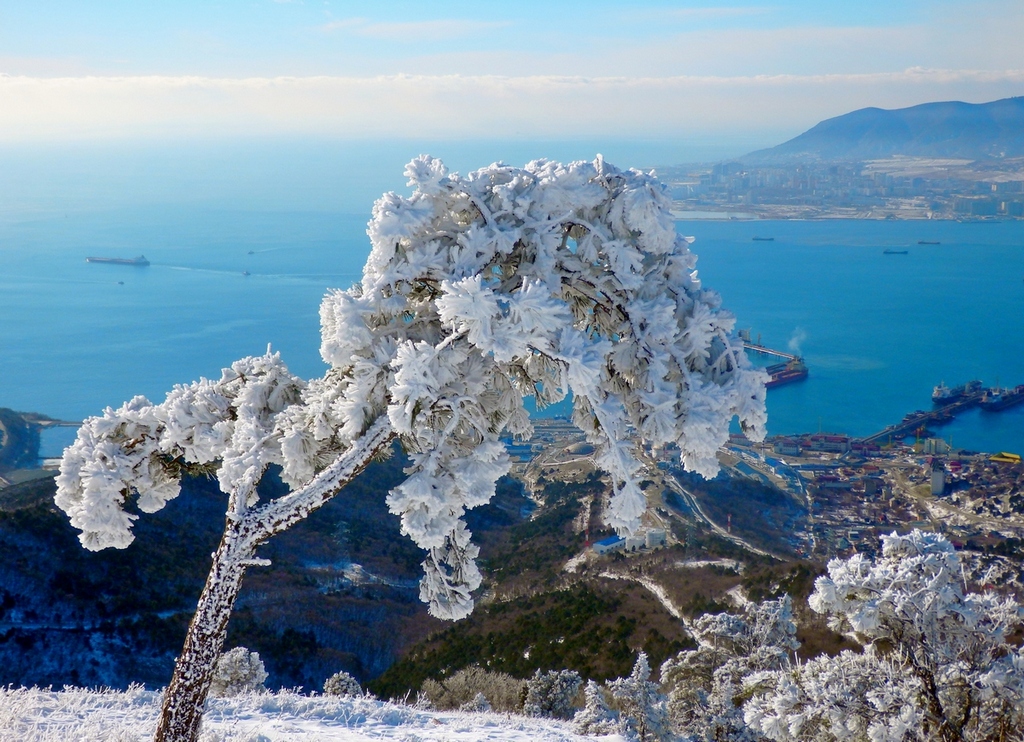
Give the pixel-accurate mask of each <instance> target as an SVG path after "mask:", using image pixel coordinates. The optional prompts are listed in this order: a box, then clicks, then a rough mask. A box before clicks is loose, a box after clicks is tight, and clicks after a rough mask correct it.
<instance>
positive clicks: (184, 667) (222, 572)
mask: <svg viewBox="0 0 1024 742" xmlns="http://www.w3.org/2000/svg"><path fill="white" fill-rule="evenodd" d="M394 438H395V433H394V431H393V430H392V429H391V423H390V422H389V421H388V417H387V415H382V416H381V417H380V418H378V419H377V421H376V422H374V423H373V425H371V426H370V427H369V428H368V429H367V431H366V432H365V433H364V434H363V436H362V437H361V438H360V439H359V440H358V441H355V442H354V443H353V444H352V446H351V447H350V448H349V449H348V450H347V451H345V452H344V453H343V454H341V455H340V456H339V457H338V458H337V459H336V460H335V461H334V463H333V464H331V465H330V466H329V467H327V468H326V469H324V470H323V471H321V472H320V473H319V474H317V475H316V476H315V477H313V479H312V480H310V481H309V482H307V483H306V484H305V485H304V486H303V487H300V488H299V489H298V490H295V491H294V492H290V493H288V494H287V495H282V496H281V497H278V498H276V499H274V500H271V501H270V502H268V503H266V504H264V505H263V506H261V507H259V508H256V509H253V510H250V511H249V512H247V513H246V514H245V515H244V516H243V517H242V518H241V519H239V518H238V517H237V516H234V514H233V513H229V514H228V519H227V526H226V527H225V529H224V536H223V538H222V539H221V542H220V546H219V547H217V551H216V552H215V553H214V555H213V565H212V566H211V567H210V574H209V575H208V576H207V578H206V585H205V586H204V587H203V592H202V594H201V595H200V596H199V603H198V605H197V606H196V613H195V615H194V616H193V617H192V622H191V623H190V624H189V626H188V633H187V634H186V635H185V646H184V647H182V650H181V655H180V656H179V657H178V659H177V660H176V661H175V663H174V675H173V676H172V677H171V683H170V685H168V686H167V690H166V691H165V693H164V704H163V709H162V710H161V713H160V721H159V723H158V724H157V728H156V735H155V736H154V738H153V739H154V742H196V740H197V739H198V738H199V725H200V723H201V722H202V720H203V706H204V705H205V704H206V696H207V695H208V694H209V692H210V681H211V680H212V678H213V669H214V667H215V665H216V664H217V659H218V657H220V653H221V650H222V649H223V648H224V639H225V637H226V636H227V630H228V620H229V619H230V618H231V610H232V609H233V608H234V606H235V599H236V598H237V597H238V591H239V590H240V589H241V586H242V576H243V575H244V574H245V568H246V567H247V566H249V565H250V564H252V563H253V561H254V560H253V555H254V554H255V553H256V549H257V547H259V546H260V545H261V544H263V543H264V542H265V541H267V539H269V538H270V537H271V536H273V535H275V534H278V533H282V532H283V531H285V530H287V529H288V528H290V527H291V526H293V525H295V524H296V523H298V522H299V521H300V520H303V519H304V518H305V517H306V516H308V515H309V514H310V513H312V512H313V511H315V510H318V509H319V508H321V507H323V505H325V504H326V503H327V502H328V501H329V500H330V499H331V498H332V497H334V495H336V494H337V493H338V490H340V489H341V488H342V487H344V486H345V485H346V484H348V483H349V482H351V481H352V479H353V478H354V477H355V476H356V475H358V474H359V473H360V472H361V471H362V470H363V469H364V468H366V465H367V464H369V463H370V462H371V461H372V460H373V459H374V457H376V456H378V455H379V454H380V453H381V452H382V451H384V450H385V449H386V448H387V447H388V446H389V445H390V444H391V441H392V440H394ZM263 564H269V562H263Z"/></svg>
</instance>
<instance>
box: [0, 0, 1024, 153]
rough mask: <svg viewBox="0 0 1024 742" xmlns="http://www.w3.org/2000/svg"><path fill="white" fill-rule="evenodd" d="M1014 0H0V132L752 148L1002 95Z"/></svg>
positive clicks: (1008, 75)
mask: <svg viewBox="0 0 1024 742" xmlns="http://www.w3.org/2000/svg"><path fill="white" fill-rule="evenodd" d="M1022 38H1024V11H1022V7H1021V3H1020V0H974V1H971V2H966V1H963V0H931V1H930V2H916V1H913V0H912V1H910V2H891V0H890V2H876V1H875V0H868V1H866V2H865V1H858V2H824V1H821V0H819V1H818V2H792V1H790V2H787V1H782V2H752V3H735V4H732V3H730V4H711V3H706V2H705V3H700V2H692V3H687V2H664V1H662V2H659V1H658V0H650V1H649V2H605V1H603V0H589V1H588V2H556V1H554V0H550V1H549V2H537V1H534V0H520V1H518V2H483V0H478V1H477V2H462V1H461V0H458V1H455V2H445V3H427V2H422V1H421V2H403V1H399V2H388V3H372V4H371V3H358V2H337V1H336V0H302V1H298V0H296V1H294V2H276V1H274V0H244V1H243V0H237V1H225V2H211V3H187V2H161V3H155V2H143V1H139V0H136V1H135V2H103V3H86V2H47V1H46V0H43V1H42V2H34V3H24V2H17V3H15V2H9V1H6V2H5V1H0V141H7V142H17V141H51V140H81V139H108V140H109V139H121V138H136V139H137V138H142V139H147V138H148V139H160V138H163V137H181V136H186V137H187V136H202V137H234V138H237V137H245V136H254V137H260V136H271V135H272V136H278V135H285V136H318V137H323V136H326V137H333V138H338V139H353V138H354V139H359V138H393V137H465V138H476V139H488V138H501V137H511V138H530V137H535V138H536V137H540V138H574V137H589V138H600V137H636V138H641V139H668V138H680V137H682V138H690V139H692V140H694V141H712V140H716V139H717V140H736V141H741V140H742V141H744V142H752V143H754V142H757V143H762V142H763V144H764V145H769V144H773V143H776V142H777V141H781V140H782V139H786V138H789V137H791V136H794V135H796V134H798V133H799V132H800V131H803V130H805V129H806V128H808V127H809V126H811V125H813V124H814V123H816V122H817V121H819V120H821V119H823V118H827V117H830V116H835V115H839V114H841V113H844V112H846V111H849V110H852V109H855V108H861V107H864V106H872V105H873V106H880V107H884V108H897V107H902V106H908V105H914V104H917V103H922V102H927V101H931V100H948V99H957V100H967V101H972V102H983V101H986V100H992V99H995V98H1001V97H1007V96H1011V95H1021V94H1024V51H1022V49H1024V45H1022V44H1021V43H1020V39H1022Z"/></svg>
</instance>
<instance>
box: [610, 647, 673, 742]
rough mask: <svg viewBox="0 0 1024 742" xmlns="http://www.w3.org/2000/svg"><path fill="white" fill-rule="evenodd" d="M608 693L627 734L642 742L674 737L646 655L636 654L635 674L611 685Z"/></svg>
mask: <svg viewBox="0 0 1024 742" xmlns="http://www.w3.org/2000/svg"><path fill="white" fill-rule="evenodd" d="M608 692H609V693H610V694H611V697H612V702H613V705H614V706H615V708H616V709H618V711H619V718H620V719H621V720H622V725H623V727H624V729H625V731H626V732H627V733H628V734H629V735H630V736H632V737H634V738H635V739H637V740H639V742H667V740H670V739H671V738H672V734H671V730H670V728H669V721H668V713H667V710H666V708H665V697H664V696H663V695H661V693H660V692H659V689H658V684H657V683H655V682H652V681H651V666H650V664H649V663H648V662H647V654H646V652H640V654H639V655H637V658H636V663H634V665H633V671H632V672H631V673H630V674H629V675H628V676H627V677H624V678H616V679H615V680H611V681H609V682H608Z"/></svg>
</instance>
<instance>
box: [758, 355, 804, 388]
mask: <svg viewBox="0 0 1024 742" xmlns="http://www.w3.org/2000/svg"><path fill="white" fill-rule="evenodd" d="M765 371H767V372H768V374H769V375H770V376H771V378H770V379H769V380H768V382H767V383H766V384H765V388H767V389H771V388H772V387H776V386H782V385H783V384H791V383H793V382H794V381H803V380H804V379H806V378H807V364H805V363H804V359H803V358H799V357H798V358H794V359H793V360H791V361H787V362H786V363H776V364H774V365H772V366H768V367H766V368H765Z"/></svg>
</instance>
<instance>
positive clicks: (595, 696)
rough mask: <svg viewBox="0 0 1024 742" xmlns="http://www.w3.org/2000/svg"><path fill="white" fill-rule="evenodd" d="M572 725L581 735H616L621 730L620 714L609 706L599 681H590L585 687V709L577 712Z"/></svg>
mask: <svg viewBox="0 0 1024 742" xmlns="http://www.w3.org/2000/svg"><path fill="white" fill-rule="evenodd" d="M572 725H573V729H575V730H576V731H577V732H578V733H580V734H593V735H602V734H614V733H616V732H618V731H619V730H620V729H621V727H622V725H621V724H620V723H619V714H618V712H617V711H614V710H612V708H611V707H610V706H609V705H608V701H607V700H606V699H605V694H604V691H603V690H602V689H601V686H600V685H599V684H598V683H597V681H594V680H588V681H587V684H586V686H584V688H583V708H581V709H580V710H579V711H577V712H576V715H575V716H574V717H573V720H572Z"/></svg>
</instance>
